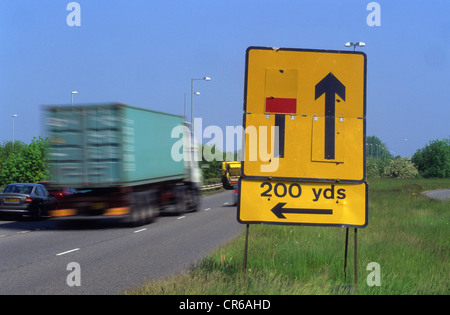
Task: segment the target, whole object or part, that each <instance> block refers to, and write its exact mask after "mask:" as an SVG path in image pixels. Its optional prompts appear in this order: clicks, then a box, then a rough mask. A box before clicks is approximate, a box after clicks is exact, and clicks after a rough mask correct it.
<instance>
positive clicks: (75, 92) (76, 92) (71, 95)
mask: <svg viewBox="0 0 450 315" xmlns="http://www.w3.org/2000/svg"><path fill="white" fill-rule="evenodd" d="M74 94H78V91H72V93H71V94H70V99H71V105H72V106H73V95H74Z"/></svg>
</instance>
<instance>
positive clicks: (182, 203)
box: [175, 186, 187, 215]
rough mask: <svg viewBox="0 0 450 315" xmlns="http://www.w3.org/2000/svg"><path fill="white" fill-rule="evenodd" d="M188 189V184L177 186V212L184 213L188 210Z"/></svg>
mask: <svg viewBox="0 0 450 315" xmlns="http://www.w3.org/2000/svg"><path fill="white" fill-rule="evenodd" d="M186 193H187V189H186V186H178V187H177V188H176V207H177V208H176V210H175V213H176V214H177V215H178V214H182V213H185V212H186V211H187V200H186V199H187V198H186V197H187V196H186Z"/></svg>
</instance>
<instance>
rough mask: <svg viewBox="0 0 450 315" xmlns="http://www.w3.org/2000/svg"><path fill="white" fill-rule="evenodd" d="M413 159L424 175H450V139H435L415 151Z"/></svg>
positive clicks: (446, 176) (441, 176)
mask: <svg viewBox="0 0 450 315" xmlns="http://www.w3.org/2000/svg"><path fill="white" fill-rule="evenodd" d="M411 161H412V162H413V163H414V164H415V165H416V167H417V169H418V170H419V172H420V174H421V175H422V176H423V177H440V178H448V177H450V141H449V140H448V139H445V140H434V141H431V142H430V144H429V145H427V146H425V147H424V148H422V149H419V150H417V152H416V153H414V155H413V157H412V159H411Z"/></svg>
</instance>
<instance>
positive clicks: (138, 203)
mask: <svg viewBox="0 0 450 315" xmlns="http://www.w3.org/2000/svg"><path fill="white" fill-rule="evenodd" d="M132 198H133V204H132V206H131V222H130V224H131V226H141V225H143V224H144V223H145V214H144V209H145V207H144V206H143V198H142V195H140V194H138V193H134V194H133V197H132Z"/></svg>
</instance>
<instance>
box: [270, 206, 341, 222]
mask: <svg viewBox="0 0 450 315" xmlns="http://www.w3.org/2000/svg"><path fill="white" fill-rule="evenodd" d="M285 205H286V203H285V202H279V203H278V204H276V205H275V207H273V208H272V210H271V211H272V212H273V214H275V215H276V216H277V218H278V219H286V217H285V216H284V215H283V214H284V213H298V214H333V210H332V209H297V208H283V207H284V206H285Z"/></svg>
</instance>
